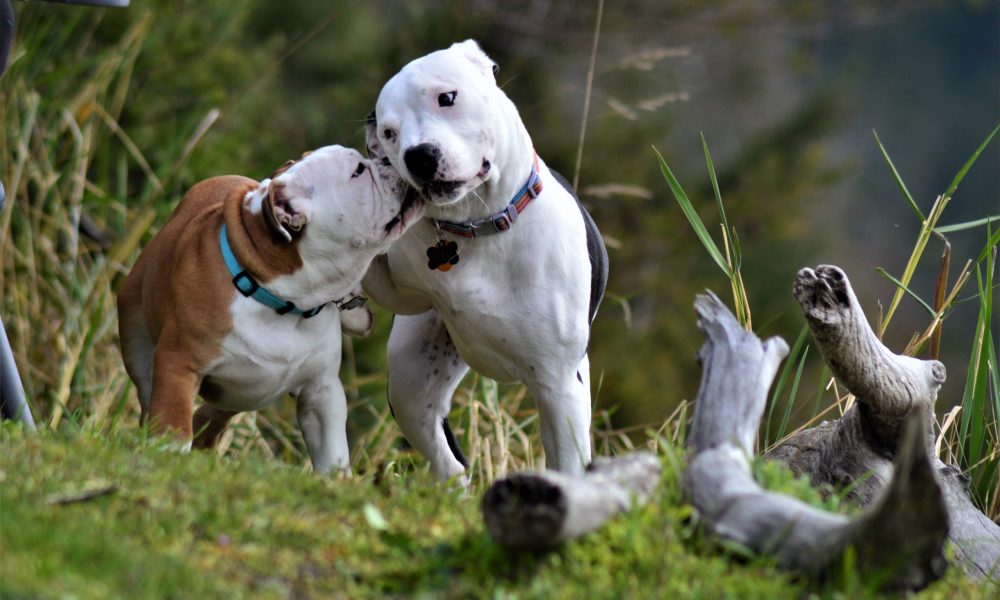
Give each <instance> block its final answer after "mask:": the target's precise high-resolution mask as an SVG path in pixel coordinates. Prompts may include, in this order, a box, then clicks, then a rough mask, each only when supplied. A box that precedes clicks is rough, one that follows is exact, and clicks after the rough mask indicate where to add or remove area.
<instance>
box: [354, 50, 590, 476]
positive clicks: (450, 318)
mask: <svg viewBox="0 0 1000 600" xmlns="http://www.w3.org/2000/svg"><path fill="white" fill-rule="evenodd" d="M495 76H496V65H495V64H494V63H493V62H492V61H491V60H490V59H489V58H488V57H487V56H486V54H484V53H483V51H482V50H480V48H479V46H478V45H477V44H476V42H474V41H472V40H469V41H466V42H462V43H459V44H455V45H453V46H452V47H450V48H448V49H447V50H441V51H438V52H434V53H432V54H429V55H427V56H425V57H423V58H420V59H417V60H415V61H413V62H411V63H410V64H408V65H407V66H406V67H404V68H403V69H402V70H401V71H400V72H399V73H398V74H397V75H396V76H394V77H393V78H392V79H391V80H390V81H389V82H388V83H386V84H385V87H383V89H382V92H381V94H380V95H379V99H378V103H377V105H376V109H375V111H374V114H373V115H372V116H371V117H370V118H369V123H368V132H367V134H368V135H367V143H368V149H369V153H370V155H372V156H374V157H375V158H376V159H378V160H382V161H383V162H384V163H388V164H391V165H392V166H393V167H395V168H396V169H398V170H399V172H400V173H401V174H402V176H403V178H404V179H405V180H406V181H407V182H408V183H409V184H410V185H412V186H413V187H414V188H415V189H417V190H419V191H420V193H421V194H422V195H423V196H424V198H425V199H426V201H427V203H428V206H427V210H426V215H427V216H428V217H433V218H436V219H442V220H447V221H453V222H465V221H469V220H473V219H478V218H482V217H486V216H489V215H492V214H494V213H496V212H498V211H500V210H503V209H504V208H505V207H506V206H507V204H508V202H509V201H510V200H511V198H512V197H513V196H514V194H515V193H516V192H517V191H518V190H519V189H520V188H521V187H522V186H523V185H524V184H525V181H526V180H527V178H528V176H529V174H530V171H531V165H532V157H533V146H532V142H531V138H530V137H529V136H528V133H527V131H526V130H525V128H524V125H523V124H522V122H521V119H520V117H519V115H518V112H517V109H516V108H515V107H514V105H513V103H512V102H511V101H510V100H509V99H508V98H507V96H506V95H505V94H504V93H503V92H502V91H501V90H500V88H499V87H498V86H497V83H496V79H495ZM539 164H540V175H541V178H542V181H543V183H544V189H543V190H542V192H541V194H540V195H539V196H538V198H537V199H535V200H534V201H533V202H532V203H531V204H530V205H529V206H528V207H527V208H526V210H525V211H524V212H523V213H522V214H521V215H520V216H519V217H518V219H517V221H516V222H515V223H514V224H513V226H512V227H511V228H510V229H509V230H508V231H505V232H503V233H500V234H496V235H490V236H483V237H477V238H475V239H471V240H470V239H464V238H459V237H455V236H451V235H449V234H446V233H441V232H438V231H436V228H435V227H434V225H433V222H432V221H431V220H430V219H423V220H421V221H420V222H419V223H416V224H414V226H413V227H412V228H411V229H410V230H409V231H408V232H407V233H406V234H405V235H404V236H403V237H401V238H400V239H399V241H397V242H396V243H395V244H393V246H392V247H391V248H390V250H389V252H388V254H387V255H383V256H380V257H378V258H377V259H376V260H375V262H373V263H372V266H371V268H370V269H369V271H368V274H367V275H366V276H365V279H364V282H363V284H364V289H365V291H366V292H367V293H368V294H369V295H370V296H371V297H372V298H373V299H374V300H375V301H376V302H377V303H379V304H381V305H383V306H385V307H386V308H388V309H390V310H392V311H393V312H395V313H396V314H397V315H398V316H397V317H396V318H395V321H394V323H393V328H392V333H391V334H390V338H389V345H388V361H389V402H390V406H391V407H392V409H393V411H394V415H395V418H396V421H397V422H398V423H399V426H400V427H401V428H402V430H403V432H404V433H405V435H406V437H407V439H408V440H409V441H410V443H411V444H413V445H414V446H415V447H416V448H417V449H418V450H419V451H420V452H421V453H423V454H424V456H426V457H427V458H428V459H429V461H430V464H431V468H432V470H433V472H434V473H435V474H436V475H437V476H438V477H440V478H450V477H453V476H456V475H460V474H463V472H464V466H465V465H464V462H465V461H464V457H463V456H462V454H461V451H460V450H459V449H458V447H457V444H455V440H454V438H453V437H452V436H451V432H450V430H449V429H448V426H447V422H446V421H445V418H446V416H447V415H448V411H449V408H450V405H451V397H452V394H453V393H454V391H455V388H456V387H457V386H458V383H459V381H460V380H461V379H462V376H463V375H464V374H465V373H466V371H467V370H468V368H469V367H470V366H471V367H472V368H473V369H475V370H476V371H477V372H479V373H481V374H483V375H485V376H487V377H490V378H493V379H496V380H498V381H504V382H510V381H521V382H524V383H525V384H526V385H527V387H528V389H529V390H530V392H531V393H532V395H533V396H534V398H535V399H536V402H537V404H538V408H539V412H540V420H541V434H542V444H543V446H544V449H545V455H546V461H547V464H548V466H550V467H554V468H557V469H559V470H561V471H564V472H570V473H579V472H581V471H582V470H583V469H584V467H585V466H586V465H587V464H588V463H589V462H590V457H591V444H590V436H589V428H590V418H591V406H590V387H589V386H590V371H589V362H588V359H587V343H588V339H589V336H590V322H591V321H592V320H593V315H594V312H595V311H596V309H597V305H598V304H599V303H600V299H601V296H602V294H603V291H604V282H605V279H606V274H607V253H606V251H605V250H604V245H603V242H602V241H601V240H600V235H599V233H597V231H596V227H594V226H593V221H592V220H590V217H589V215H586V213H585V211H583V210H582V208H581V207H580V206H579V204H578V201H577V200H576V199H575V196H574V195H573V194H572V193H571V192H570V191H569V190H568V189H567V188H568V185H565V180H561V178H558V179H557V178H556V177H555V176H554V175H553V173H552V172H551V171H550V170H549V169H548V167H546V165H545V163H544V162H543V161H541V160H539ZM438 239H443V240H448V241H453V240H454V241H457V243H458V246H459V257H460V262H459V263H458V264H457V265H456V266H455V267H454V268H452V269H451V270H450V271H448V272H441V271H436V270H430V269H429V268H428V264H427V249H428V248H429V247H431V246H433V245H435V243H436V241H437V240H438ZM463 480H464V475H463Z"/></svg>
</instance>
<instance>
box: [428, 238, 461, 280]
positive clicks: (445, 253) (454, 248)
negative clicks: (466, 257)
mask: <svg viewBox="0 0 1000 600" xmlns="http://www.w3.org/2000/svg"><path fill="white" fill-rule="evenodd" d="M457 264H458V244H457V243H455V242H446V241H444V240H439V241H438V243H437V245H436V246H431V247H430V248H428V249H427V268H428V269H430V270H432V271H434V270H438V271H441V272H442V273H446V272H448V271H450V270H451V268H452V267H453V266H454V265H457Z"/></svg>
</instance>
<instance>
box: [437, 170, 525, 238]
mask: <svg viewBox="0 0 1000 600" xmlns="http://www.w3.org/2000/svg"><path fill="white" fill-rule="evenodd" d="M534 154H535V158H534V161H533V162H532V165H531V174H530V175H528V181H527V183H525V184H524V186H523V187H522V188H521V189H520V190H519V191H518V192H517V193H516V194H514V197H513V198H511V200H510V202H509V203H508V204H507V208H505V209H503V210H501V211H500V212H498V213H495V214H492V215H490V216H488V217H484V218H482V219H476V220H475V221H466V222H464V223H453V222H451V221H439V220H438V219H431V222H432V223H434V226H435V227H436V228H438V229H440V230H441V231H444V232H447V233H451V234H453V235H457V236H459V237H464V238H476V237H481V236H484V235H493V234H494V233H503V232H504V231H507V230H508V229H510V228H511V226H513V224H514V221H516V220H517V216H518V215H519V214H521V213H522V212H524V209H525V208H527V206H528V205H529V204H531V201H532V200H534V199H535V198H537V197H538V194H540V193H542V178H541V177H540V176H539V174H538V153H537V152H535V153H534Z"/></svg>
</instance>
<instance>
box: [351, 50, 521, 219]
mask: <svg viewBox="0 0 1000 600" xmlns="http://www.w3.org/2000/svg"><path fill="white" fill-rule="evenodd" d="M497 71H498V70H497V65H496V64H495V63H494V62H493V61H492V60H490V58H489V57H488V56H486V54H485V53H484V52H483V51H482V50H481V49H480V48H479V45H478V44H477V43H476V42H475V41H473V40H466V41H464V42H461V43H457V44H453V45H452V46H451V47H450V48H448V49H446V50H439V51H437V52H432V53H431V54H428V55H427V56H424V57H422V58H418V59H417V60H414V61H413V62H411V63H409V64H408V65H406V66H405V67H403V69H402V70H401V71H400V72H399V73H397V74H396V75H395V76H394V77H393V78H392V79H390V80H389V82H388V83H386V84H385V86H384V87H383V88H382V92H381V94H379V98H378V103H377V104H376V107H375V110H374V111H373V113H372V115H371V116H370V117H369V120H368V128H367V144H368V150H369V153H370V155H372V156H374V157H376V158H377V159H382V160H383V161H384V160H385V159H388V162H389V163H391V164H392V166H394V167H395V168H396V169H398V170H399V172H400V173H401V174H402V176H403V178H404V179H406V181H408V182H409V183H410V184H411V185H413V186H414V187H415V188H417V189H418V190H419V191H420V193H421V195H422V196H423V197H424V198H426V199H427V200H428V201H429V202H432V203H434V204H437V205H445V204H451V203H452V202H455V201H457V200H459V199H461V198H462V197H463V196H465V195H466V194H467V193H468V192H469V191H471V190H473V189H475V188H477V187H479V186H480V185H482V184H484V183H486V182H488V181H490V180H493V179H496V178H497V177H498V176H499V175H498V166H499V165H498V160H497V155H498V153H502V152H506V151H507V149H506V148H503V147H501V146H502V144H503V143H504V142H505V137H506V136H503V135H499V134H498V133H497V127H498V123H499V125H500V126H507V125H508V123H507V121H506V120H507V119H508V118H509V116H510V115H512V114H513V115H514V116H515V118H516V114H517V112H516V110H514V108H513V104H512V103H511V102H510V100H509V99H508V98H507V96H506V95H505V94H504V93H503V92H502V91H501V90H500V88H499V87H497V83H496V75H497ZM518 122H519V121H518Z"/></svg>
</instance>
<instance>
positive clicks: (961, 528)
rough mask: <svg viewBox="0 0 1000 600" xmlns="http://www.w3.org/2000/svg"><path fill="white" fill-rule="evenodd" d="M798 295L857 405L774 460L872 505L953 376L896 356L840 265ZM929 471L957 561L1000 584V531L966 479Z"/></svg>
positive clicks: (802, 276) (801, 281) (809, 281)
mask: <svg viewBox="0 0 1000 600" xmlns="http://www.w3.org/2000/svg"><path fill="white" fill-rule="evenodd" d="M793 291H794V294H795V297H796V298H797V299H798V301H799V304H800V305H801V306H802V310H803V313H804V314H805V317H806V320H807V322H808V323H809V327H810V329H811V331H812V334H813V338H814V340H815V343H816V346H817V347H818V349H819V351H820V353H821V354H822V356H823V358H824V360H825V361H826V362H827V364H828V365H829V366H830V369H831V370H832V372H833V374H834V375H835V376H836V377H837V379H839V380H840V381H841V382H842V383H843V384H844V385H845V386H846V387H847V389H848V390H850V392H851V393H852V394H854V396H855V397H856V403H855V405H854V406H853V407H852V408H851V409H850V410H849V411H848V412H847V413H845V414H844V416H843V417H842V418H840V419H838V420H837V421H833V422H826V423H823V424H822V425H820V426H819V427H816V428H813V429H810V430H806V431H804V432H802V433H800V434H798V435H796V436H795V437H793V438H791V439H790V440H788V441H787V442H786V443H784V444H783V445H781V446H780V447H778V448H777V449H775V450H774V451H772V452H771V453H769V455H768V458H773V459H777V460H781V461H783V462H785V463H786V464H787V465H788V466H789V467H791V468H792V470H793V471H795V472H797V473H806V474H808V475H809V476H810V477H811V478H812V481H813V483H814V484H822V483H828V484H832V485H834V486H838V487H843V486H849V485H855V486H856V487H854V489H853V491H852V492H851V494H850V498H851V499H852V500H854V501H855V502H857V503H858V504H860V505H862V506H866V505H869V504H871V503H872V502H873V501H874V500H875V499H876V498H878V497H879V495H880V494H881V493H882V492H883V490H884V489H885V487H886V485H887V484H888V482H889V481H890V479H891V478H892V476H893V472H894V467H893V458H894V457H895V456H896V455H897V454H898V453H899V451H900V450H899V446H900V442H901V440H902V439H903V435H902V430H903V427H904V423H905V420H906V415H907V414H909V413H910V411H912V410H919V411H922V412H923V413H924V414H927V415H928V416H927V418H928V420H929V419H930V415H931V414H933V413H932V411H933V408H934V403H935V400H936V399H937V393H938V390H939V389H940V387H941V384H942V383H943V382H944V380H945V368H944V365H942V364H941V363H940V362H938V361H936V360H918V359H915V358H912V357H908V356H901V355H897V354H893V353H892V352H891V351H890V350H889V349H888V348H886V347H885V346H884V345H883V344H882V343H881V342H880V341H879V340H878V338H877V336H876V335H875V333H874V332H873V331H872V329H871V327H869V325H868V321H867V319H866V318H865V315H864V312H863V311H862V310H861V306H860V305H859V304H858V300H857V297H856V296H855V295H854V291H853V290H852V289H851V285H850V282H849V281H848V279H847V276H846V275H845V274H844V272H843V271H841V270H840V269H839V268H837V267H835V266H827V265H824V266H820V267H817V268H816V269H815V270H813V269H802V270H801V271H799V273H798V275H797V277H796V281H795V286H794V290H793ZM925 443H926V447H927V452H928V453H929V454H930V456H931V458H930V461H931V466H932V468H933V471H934V473H935V474H936V478H937V481H938V484H939V485H940V486H941V488H942V491H943V493H944V499H945V503H946V505H947V509H948V516H949V521H950V529H949V534H948V537H949V539H950V540H951V541H952V542H954V544H955V548H956V557H957V558H958V559H959V560H958V562H959V564H960V566H961V567H962V568H963V570H965V571H966V573H967V574H969V575H970V576H972V577H982V576H986V575H989V576H993V577H996V576H1000V526H998V525H997V524H996V523H993V522H992V521H990V520H989V519H988V518H987V517H986V515H984V514H983V513H982V511H980V510H979V509H977V508H976V507H975V505H974V504H973V503H972V501H971V499H970V497H969V492H968V478H967V477H966V476H965V475H963V474H962V473H961V472H960V471H959V470H958V469H957V468H955V467H954V466H952V465H945V464H944V463H942V462H941V460H940V459H938V458H937V457H935V456H934V453H933V450H932V446H931V444H932V436H930V435H928V437H927V438H926V439H925Z"/></svg>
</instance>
